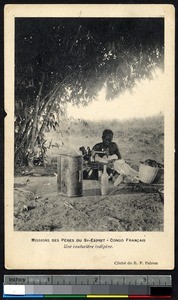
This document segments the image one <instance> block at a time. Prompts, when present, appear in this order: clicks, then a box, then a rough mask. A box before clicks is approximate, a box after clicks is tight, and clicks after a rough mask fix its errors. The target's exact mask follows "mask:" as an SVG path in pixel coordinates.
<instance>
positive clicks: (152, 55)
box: [4, 4, 175, 270]
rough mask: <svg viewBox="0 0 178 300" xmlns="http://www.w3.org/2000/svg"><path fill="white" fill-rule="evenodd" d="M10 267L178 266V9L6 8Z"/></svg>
mask: <svg viewBox="0 0 178 300" xmlns="http://www.w3.org/2000/svg"><path fill="white" fill-rule="evenodd" d="M4 14H5V17H4V20H5V24H4V25H5V27H4V28H5V34H4V37H5V111H6V113H7V116H6V118H5V267H6V268H7V269H38V270H39V269H80V270H81V269H87V270H88V269H93V270H94V269H97V270H102V269H106V270H107V269H109V270H123V269H124V270H127V269H135V270H136V269H137V270H138V269H141V270H144V269H145V270H148V269H149V270H150V269H153V270H155V269H158V270H159V269H165V270H166V269H173V268H174V102H175V99H174V97H175V95H174V64H175V58H174V55H175V50H174V48H175V44H174V43H175V42H174V35H175V24H174V23H175V19H174V14H175V12H174V7H173V6H172V5H130V4H129V5H108V4H107V5H71V4H70V5H66V4H65V5H61V4H59V5H6V6H5V11H4Z"/></svg>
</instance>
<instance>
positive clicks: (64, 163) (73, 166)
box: [57, 154, 83, 197]
mask: <svg viewBox="0 0 178 300" xmlns="http://www.w3.org/2000/svg"><path fill="white" fill-rule="evenodd" d="M57 186H58V192H59V193H60V194H62V195H66V196H68V197H79V196H82V194H83V160H82V156H81V155H78V156H76V155H75V156H73V155H70V154H61V155H60V156H59V157H58V160H57Z"/></svg>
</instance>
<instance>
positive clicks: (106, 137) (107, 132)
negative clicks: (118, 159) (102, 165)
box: [102, 129, 114, 146]
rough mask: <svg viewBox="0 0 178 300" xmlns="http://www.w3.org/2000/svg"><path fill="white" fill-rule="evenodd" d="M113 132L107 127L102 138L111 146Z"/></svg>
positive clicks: (106, 144)
mask: <svg viewBox="0 0 178 300" xmlns="http://www.w3.org/2000/svg"><path fill="white" fill-rule="evenodd" d="M113 135H114V134H113V132H112V130H110V129H105V130H104V131H103V134H102V140H103V143H104V145H105V146H109V145H110V143H111V142H112V139H113Z"/></svg>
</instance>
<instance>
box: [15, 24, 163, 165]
mask: <svg viewBox="0 0 178 300" xmlns="http://www.w3.org/2000/svg"><path fill="white" fill-rule="evenodd" d="M163 28H164V24H163V19H158V18H157V19H156V18H146V19H145V18H143V19H142V18H139V19H134V18H130V19H125V18H119V19H110V18H108V19H102V18H101V19H95V18H94V19H81V18H78V19H73V18H71V19H69V18H67V19H60V18H48V19H47V18H45V19H44V18H35V19H34V18H25V19H23V18H17V19H16V24H15V79H16V82H15V132H16V137H15V162H16V163H28V160H29V159H32V158H33V156H34V152H35V146H36V145H37V144H38V145H39V144H40V143H42V140H43V131H44V129H45V126H46V124H48V123H49V117H50V114H51V113H52V112H53V111H60V112H61V114H63V113H65V104H66V102H72V103H73V104H78V103H81V104H82V105H87V103H88V102H89V101H91V100H92V99H95V98H96V97H97V94H98V92H99V91H100V90H101V88H102V87H103V85H104V84H105V86H106V91H107V94H106V97H107V99H108V100H110V99H112V98H114V97H115V96H118V95H119V94H120V93H122V92H123V91H125V90H126V89H132V88H133V87H134V85H135V83H136V81H137V80H139V79H143V78H151V76H152V72H153V71H154V69H155V68H157V67H160V68H163V56H164V32H163Z"/></svg>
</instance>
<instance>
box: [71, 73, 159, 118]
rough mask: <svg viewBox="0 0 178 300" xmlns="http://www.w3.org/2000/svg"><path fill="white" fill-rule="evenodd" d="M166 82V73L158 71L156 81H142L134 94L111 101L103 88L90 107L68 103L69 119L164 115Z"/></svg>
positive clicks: (124, 95) (128, 93) (127, 93)
mask: <svg viewBox="0 0 178 300" xmlns="http://www.w3.org/2000/svg"><path fill="white" fill-rule="evenodd" d="M164 80H165V78H164V73H163V72H161V71H160V70H157V71H156V74H155V78H154V80H149V79H146V80H142V81H141V82H139V83H138V84H137V87H135V90H134V93H133V94H130V92H128V91H126V92H125V93H124V94H122V95H120V96H119V97H117V98H115V99H113V100H111V101H107V100H105V89H104V88H103V89H102V90H101V92H100V93H99V95H98V99H97V100H95V101H92V102H91V103H89V105H88V106H85V107H82V106H80V107H77V106H73V105H72V104H71V103H68V107H67V113H68V117H73V118H77V119H85V120H92V121H99V120H112V119H117V120H127V119H133V118H146V117H150V116H154V115H158V114H159V113H162V114H164V97H165V92H164V86H165V85H164Z"/></svg>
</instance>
